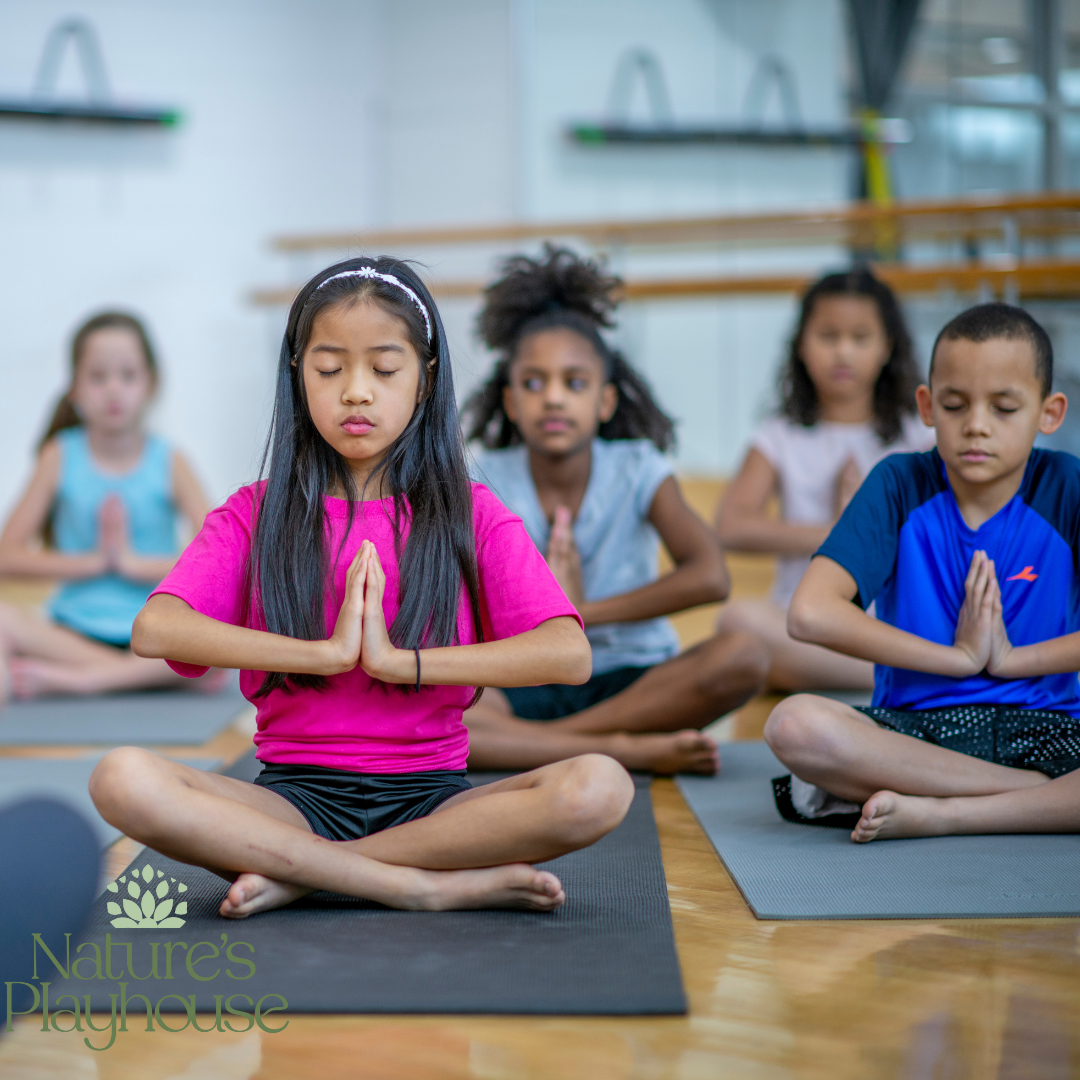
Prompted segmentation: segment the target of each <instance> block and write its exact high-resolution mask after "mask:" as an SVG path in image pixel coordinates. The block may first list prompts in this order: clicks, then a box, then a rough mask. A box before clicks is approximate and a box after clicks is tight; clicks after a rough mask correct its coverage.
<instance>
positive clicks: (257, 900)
mask: <svg viewBox="0 0 1080 1080" xmlns="http://www.w3.org/2000/svg"><path fill="white" fill-rule="evenodd" d="M309 892H311V889H306V888H304V886H303V885H289V884H288V883H286V882H284V881H275V880H274V879H273V878H268V877H263V875H262V874H241V875H240V876H239V877H238V878H237V879H236V880H235V881H234V882H233V883H232V885H230V886H229V891H228V892H227V893H226V894H225V899H224V900H222V901H221V907H219V908H218V914H219V915H220V916H221V917H222V918H224V919H246V918H247V917H248V916H249V915H255V914H256V913H257V912H260V911H270V910H271V909H273V908H279V907H284V906H285V905H286V904H291V903H292V902H293V901H294V900H299V899H300V897H301V896H304V895H305V894H306V893H309Z"/></svg>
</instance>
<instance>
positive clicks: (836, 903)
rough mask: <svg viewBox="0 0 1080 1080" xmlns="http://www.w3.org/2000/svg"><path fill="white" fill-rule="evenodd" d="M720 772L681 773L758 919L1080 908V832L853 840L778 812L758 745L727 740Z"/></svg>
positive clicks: (1047, 914) (1026, 914) (1077, 911)
mask: <svg viewBox="0 0 1080 1080" xmlns="http://www.w3.org/2000/svg"><path fill="white" fill-rule="evenodd" d="M721 757H722V766H721V771H720V774H719V776H717V777H707V778H706V777H691V776H680V777H678V778H677V781H676V782H677V784H678V787H679V790H680V791H681V792H682V795H683V797H684V798H685V800H686V802H687V805H688V806H689V807H690V809H691V811H692V812H693V813H694V816H695V817H696V818H697V820H698V822H699V823H700V825H701V827H702V829H703V830H704V831H705V833H706V835H707V836H708V837H709V840H710V842H711V843H712V845H713V848H714V849H715V850H716V853H717V855H718V856H719V858H720V860H721V862H723V864H724V866H725V867H726V869H727V871H728V873H729V874H730V875H731V877H732V879H733V880H734V882H735V884H736V885H737V886H738V888H739V891H740V892H741V893H742V895H743V898H744V899H745V900H746V902H747V905H748V906H749V907H750V909H751V910H752V911H753V913H754V915H755V916H756V917H757V918H759V919H768V920H819V919H986V918H1003V919H1004V918H1066V917H1076V916H1078V915H1080V836H1075V835H1046V834H1038V835H1029V834H1012V835H1004V836H940V837H926V838H921V839H910V840H877V841H873V842H872V843H869V844H855V843H852V841H851V839H850V836H849V834H848V832H846V831H845V830H841V829H826V828H815V827H813V826H807V825H795V824H792V823H790V822H787V821H784V820H783V819H782V818H781V817H780V815H779V813H778V812H777V810H776V806H775V803H774V799H773V793H772V787H771V783H770V781H771V780H772V778H773V777H775V776H779V775H782V774H784V773H786V772H787V771H788V770H787V769H786V768H785V767H784V766H783V765H782V764H781V763H780V762H779V761H778V760H777V759H776V758H775V757H774V756H773V754H772V752H771V751H770V750H769V748H768V747H767V746H766V745H765V744H764V743H725V744H724V746H723V748H722V753H721Z"/></svg>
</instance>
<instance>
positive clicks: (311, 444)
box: [248, 256, 483, 694]
mask: <svg viewBox="0 0 1080 1080" xmlns="http://www.w3.org/2000/svg"><path fill="white" fill-rule="evenodd" d="M364 268H368V269H369V270H374V271H376V272H378V273H380V274H388V275H391V276H393V277H395V278H397V279H398V281H400V282H401V283H402V284H403V285H405V286H407V287H408V288H409V289H411V290H412V291H413V292H414V293H415V294H416V296H417V297H419V299H420V302H421V303H422V304H423V305H424V307H425V308H426V309H427V312H428V317H429V318H430V320H431V339H430V341H429V340H428V328H427V325H426V323H425V321H424V317H423V314H422V313H421V312H420V310H419V309H418V308H417V306H416V304H414V303H413V302H412V300H411V299H410V298H409V296H408V295H407V294H406V293H405V292H404V291H403V290H402V289H400V288H398V287H397V286H396V285H393V284H391V283H389V282H386V281H383V280H381V279H380V278H377V277H363V276H359V275H356V274H352V275H349V276H346V277H336V275H338V274H342V273H343V272H344V271H349V270H353V271H355V270H361V269H364ZM331 279H334V280H331ZM360 301H367V302H371V303H375V304H378V305H379V306H380V307H381V308H383V309H384V310H386V311H387V312H389V313H390V314H392V315H394V316H396V317H397V318H399V319H400V320H401V321H402V323H404V325H405V328H406V331H407V333H408V337H409V341H410V342H411V343H412V346H413V348H414V349H415V350H416V354H417V356H418V357H419V359H420V389H419V403H418V404H417V406H416V409H415V410H414V412H413V414H412V418H411V419H410V420H409V423H408V424H407V425H406V427H405V430H404V431H403V432H402V433H401V434H400V435H399V436H398V437H397V438H396V439H395V440H394V442H393V443H391V445H390V446H389V448H388V449H387V451H386V453H385V454H384V456H383V458H382V460H381V461H380V462H379V464H378V466H377V468H376V469H375V471H374V472H373V473H372V474H371V476H370V477H369V478H368V481H367V482H365V489H366V487H367V485H368V484H369V483H375V484H377V485H380V486H381V489H382V490H384V491H389V494H390V495H391V496H392V497H393V501H394V513H393V529H394V542H395V547H396V549H397V557H398V564H399V571H400V572H399V585H398V598H399V601H400V607H399V610H398V613H397V617H396V618H395V619H394V623H393V625H392V626H391V627H390V631H389V633H390V640H391V641H392V642H393V643H394V644H395V645H396V646H397V647H398V648H403V649H412V648H417V647H421V646H422V647H424V648H433V647H436V646H442V645H452V644H454V643H455V642H456V641H457V638H458V605H459V601H460V598H461V590H462V584H464V586H465V592H466V595H467V596H468V601H469V606H470V608H471V613H472V621H473V627H474V632H475V634H476V638H477V640H478V641H479V640H482V638H483V633H482V630H481V623H480V592H479V584H478V575H477V566H476V537H475V532H474V528H473V515H472V489H471V487H470V485H469V476H468V471H467V468H466V465H465V446H464V443H463V441H462V437H461V429H460V428H459V426H458V420H457V407H456V401H455V397H454V380H453V375H452V372H451V369H450V353H449V350H448V349H447V345H446V334H445V333H444V331H443V325H442V320H441V318H440V317H439V312H438V309H437V308H436V307H435V302H434V300H432V298H431V294H430V293H429V292H428V290H427V288H426V286H425V285H424V283H423V282H422V281H421V280H420V278H419V277H418V276H417V275H416V274H415V273H414V272H413V270H412V268H411V267H410V266H409V265H408V264H407V263H405V262H402V261H401V260H399V259H394V258H390V257H388V256H382V257H379V258H374V259H348V260H346V261H345V262H340V263H337V264H336V265H334V266H330V267H328V268H327V269H325V270H323V271H321V272H320V273H318V274H316V275H315V276H314V277H313V278H312V279H311V280H310V281H309V282H308V283H307V284H306V285H305V286H304V287H303V288H302V289H301V290H300V292H299V293H298V294H297V296H296V299H295V300H294V301H293V305H292V308H291V310H290V311H289V319H288V323H287V324H286V327H285V336H284V338H283V340H282V342H281V355H280V358H279V360H278V373H277V389H276V395H275V399H274V415H273V421H272V424H271V428H270V433H269V435H268V437H267V442H266V449H265V451H264V453H263V464H262V470H261V471H262V473H263V474H265V476H266V485H265V488H264V490H263V491H262V493H261V496H260V498H259V500H258V515H257V518H256V521H255V529H254V536H253V538H252V545H251V559H250V563H249V569H248V594H249V599H250V602H251V603H252V604H254V605H257V607H258V608H259V609H260V610H261V614H262V617H263V619H264V620H265V623H266V628H267V630H269V631H270V632H271V633H275V634H285V635H286V636H288V637H293V638H302V639H305V640H308V641H315V640H319V639H321V638H324V637H326V612H325V609H324V605H323V595H324V593H325V591H326V582H327V580H328V577H329V571H330V560H331V553H330V552H329V551H328V550H327V530H326V513H325V506H324V503H323V497H324V496H325V495H327V494H328V493H329V492H331V491H333V490H340V491H343V492H344V493H345V496H346V498H347V499H348V501H349V513H348V519H347V524H346V530H345V534H346V536H347V535H348V533H349V531H350V529H351V527H352V522H353V514H354V511H355V503H356V502H357V500H358V499H360V500H362V499H363V495H364V493H363V492H360V493H358V492H357V490H356V484H355V482H354V480H353V476H352V472H351V471H350V469H349V466H348V464H347V462H346V461H345V459H344V458H343V457H341V455H340V454H338V453H337V451H336V450H334V449H333V448H332V447H331V446H330V444H329V443H327V442H326V441H325V440H324V439H323V437H322V436H321V435H320V434H319V432H318V429H317V428H316V427H315V424H314V422H313V421H312V419H311V414H310V413H309V411H308V405H307V397H306V394H305V390H304V374H303V364H304V352H305V350H306V349H307V346H308V342H309V340H310V338H311V331H312V326H313V324H314V322H315V319H316V318H317V317H318V315H319V313H320V312H322V311H325V310H326V309H327V308H329V307H332V306H333V305H335V304H350V305H351V304H355V303H358V302H360ZM268 462H269V466H268V465H267V463H268ZM406 520H408V523H409V536H408V540H407V542H406V543H405V544H404V551H402V542H401V540H402V534H403V527H402V526H403V523H404V522H405V521H406ZM340 555H341V552H340V549H339V550H338V551H336V552H334V553H333V558H334V559H335V560H336V559H338V558H340ZM289 685H291V686H296V687H310V688H317V689H321V688H323V687H325V686H326V679H325V678H324V677H323V676H321V675H311V674H306V673H292V674H284V673H281V672H268V673H267V675H266V678H265V679H264V680H263V683H262V686H260V687H259V690H258V693H259V694H266V693H268V692H269V691H271V690H276V689H287V688H288V687H289Z"/></svg>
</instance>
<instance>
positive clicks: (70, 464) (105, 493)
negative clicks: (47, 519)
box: [49, 427, 179, 646]
mask: <svg viewBox="0 0 1080 1080" xmlns="http://www.w3.org/2000/svg"><path fill="white" fill-rule="evenodd" d="M56 441H57V443H59V445H60V479H59V483H58V484H57V488H56V501H55V504H54V509H53V517H52V533H53V543H54V545H55V547H56V550H57V551H63V552H69V553H72V554H75V553H78V554H84V553H87V552H92V551H95V550H96V549H97V547H98V534H99V531H100V524H99V516H100V512H101V506H102V503H104V502H105V500H106V499H107V498H108V497H109V496H110V495H112V496H116V497H118V498H119V499H120V501H121V502H122V503H123V506H124V510H125V512H126V516H127V523H128V538H129V543H130V545H131V549H132V550H133V551H136V552H138V553H139V554H140V555H166V556H168V555H177V554H179V550H178V548H177V544H176V539H177V537H176V528H177V512H176V503H175V502H174V500H173V490H172V488H173V485H172V452H171V451H170V449H169V447H168V446H167V445H166V444H165V443H164V442H163V441H162V440H161V439H159V438H158V437H157V436H155V435H148V436H147V437H146V440H145V444H144V447H143V454H142V458H141V459H140V460H139V463H138V464H137V465H136V466H135V468H134V469H132V470H131V471H130V472H127V473H121V474H120V475H115V474H111V473H107V472H103V471H102V470H101V468H100V467H99V466H98V465H97V464H96V463H95V462H94V458H93V455H92V453H91V451H90V447H89V445H88V443H87V438H86V432H85V431H84V430H83V429H82V428H81V427H77V428H68V429H67V430H66V431H61V432H60V433H59V434H58V435H57V436H56ZM155 584H156V582H153V581H132V580H130V579H128V578H125V577H122V576H121V575H120V574H119V573H117V572H116V571H113V572H111V573H107V574H103V575H102V576H101V577H95V578H88V579H87V580H85V581H69V582H67V583H66V584H65V585H62V586H61V587H60V589H59V591H58V592H57V594H56V595H55V596H54V597H53V599H52V602H51V603H50V604H49V614H50V615H52V617H53V618H54V619H55V620H56V621H57V622H59V623H63V624H64V625H65V626H69V627H71V629H72V630H77V631H78V632H79V633H80V634H86V635H87V636H88V637H93V638H98V639H100V640H101V641H106V642H108V643H109V644H111V645H123V646H126V645H127V644H128V642H129V641H130V640H131V624H132V623H133V622H134V621H135V616H136V615H138V614H139V610H140V609H141V608H142V606H143V604H145V603H146V600H147V597H148V596H149V595H150V593H151V591H152V590H153V588H154V585H155Z"/></svg>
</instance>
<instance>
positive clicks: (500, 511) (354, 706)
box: [152, 484, 580, 773]
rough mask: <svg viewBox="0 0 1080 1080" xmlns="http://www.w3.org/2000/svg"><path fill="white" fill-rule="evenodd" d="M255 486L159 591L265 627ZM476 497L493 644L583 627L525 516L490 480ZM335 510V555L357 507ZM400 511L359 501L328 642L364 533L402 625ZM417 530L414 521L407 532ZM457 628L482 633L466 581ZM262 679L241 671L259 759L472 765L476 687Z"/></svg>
mask: <svg viewBox="0 0 1080 1080" xmlns="http://www.w3.org/2000/svg"><path fill="white" fill-rule="evenodd" d="M255 490H256V488H255V485H253V484H252V485H249V486H248V487H244V488H241V489H240V490H239V491H238V492H236V494H235V495H233V496H231V497H230V498H229V499H228V500H227V501H226V502H225V503H224V505H222V506H220V507H218V508H217V509H216V510H214V511H212V512H211V513H210V514H209V515H207V518H206V521H205V522H204V523H203V527H202V529H201V530H200V531H199V534H198V536H196V537H195V539H194V540H193V541H192V542H191V543H190V544H189V545H188V547H187V550H186V551H185V552H184V553H183V555H181V556H180V559H179V561H178V562H177V564H176V565H175V566H174V567H173V569H172V570H171V571H170V573H169V574H168V576H167V577H166V578H165V580H164V581H163V582H162V583H161V584H160V585H159V586H158V587H157V588H156V589H155V590H154V594H152V595H155V594H157V593H170V594H171V595H173V596H178V597H179V598H180V599H181V600H183V601H184V602H185V603H187V604H189V605H190V606H191V607H192V608H194V609H195V610H196V611H198V612H201V613H202V614H203V615H208V616H209V617H210V618H212V619H217V620H219V621H220V622H227V623H233V624H234V625H247V626H250V627H253V628H255V629H264V628H265V624H264V623H262V622H261V620H260V618H259V616H258V614H257V613H256V614H255V615H252V616H249V617H248V618H247V620H246V622H245V621H244V620H243V619H242V612H243V608H244V598H245V594H246V592H247V588H246V584H247V583H246V578H245V570H246V566H247V559H248V551H249V549H250V545H251V534H252V523H253V511H254V498H255ZM472 492H473V521H474V523H475V528H476V557H477V564H478V568H479V576H480V608H481V622H482V626H483V630H484V640H486V641H492V640H494V639H498V638H508V637H513V636H514V635H515V634H522V633H525V632H526V631H527V630H532V629H534V628H535V627H537V626H539V625H540V623H542V622H544V621H545V620H547V619H552V618H555V617H557V616H560V615H570V616H572V617H574V618H578V621H579V622H580V618H579V617H578V614H577V612H576V611H575V610H574V608H573V606H572V605H571V603H570V601H569V600H567V599H566V594H565V593H564V592H563V591H562V589H561V588H560V587H559V584H558V582H556V580H555V577H554V575H553V574H552V573H551V571H550V570H549V569H548V565H547V563H546V562H545V561H544V558H543V556H542V555H541V554H540V553H539V552H538V551H537V549H536V545H535V544H533V542H532V540H531V539H529V534H528V533H527V532H526V531H525V527H524V526H523V525H522V523H521V519H520V518H519V517H516V516H515V515H514V514H512V513H510V511H509V510H507V509H506V507H505V506H503V505H502V503H500V502H499V501H498V500H497V499H496V498H495V496H494V495H492V494H491V492H490V491H488V489H487V488H486V487H484V486H483V485H482V484H473V485H472ZM325 505H326V518H327V526H328V530H327V532H328V547H327V550H328V551H329V552H331V555H332V554H333V553H334V552H337V551H338V546H339V545H340V544H341V541H342V538H343V536H344V534H345V524H346V520H347V514H348V503H347V502H346V501H345V500H344V499H331V498H327V499H326V500H325ZM392 513H393V502H392V501H391V500H390V499H384V500H382V501H378V502H367V503H363V504H360V505H357V506H356V508H355V516H354V518H353V525H352V529H351V531H350V532H349V535H348V537H347V538H346V539H345V543H344V547H343V548H342V549H341V554H340V556H339V557H338V559H337V562H336V564H335V565H334V568H333V582H332V587H330V588H328V589H327V593H326V598H325V601H324V603H325V610H326V627H327V630H326V633H327V637H329V636H330V634H331V633H332V632H333V628H334V624H335V622H336V621H337V614H338V611H339V610H340V609H341V600H342V598H343V596H344V592H345V573H346V571H347V570H348V568H349V564H350V563H351V562H352V560H353V557H354V556H355V555H356V552H357V551H358V550H359V547H360V544H361V543H362V541H363V540H365V539H368V540H371V541H372V543H374V545H375V549H376V550H377V551H378V553H379V559H380V560H381V562H382V566H383V570H384V571H385V572H386V592H385V595H384V599H383V611H384V612H385V615H386V625H387V626H388V627H389V626H390V625H391V624H392V622H393V620H394V616H395V615H396V614H397V610H398V562H397V558H396V556H395V553H394V534H393V525H392V521H391V515H392ZM407 528H408V527H407V523H406V524H405V531H406V533H407ZM458 627H459V633H460V641H461V643H462V644H469V643H471V642H474V641H475V640H476V638H475V635H474V633H473V627H472V618H471V614H470V607H469V603H468V600H467V598H466V593H465V590H464V588H462V600H461V604H460V607H459V612H458ZM169 664H170V666H171V667H172V668H173V670H174V671H176V672H178V673H179V674H181V675H187V676H191V677H194V676H198V675H201V674H202V673H203V672H204V671H206V668H203V667H197V666H195V665H193V664H183V663H179V662H176V661H172V660H170V661H169ZM263 674H264V673H263V672H261V671H242V672H241V673H240V689H241V690H242V691H243V693H244V696H245V697H246V698H247V699H248V700H249V701H251V702H252V703H253V704H254V705H255V706H256V707H257V711H258V715H257V719H258V732H257V734H256V735H255V743H256V745H257V747H258V753H257V756H258V758H259V760H260V761H267V762H280V763H287V764H301V765H322V766H324V767H326V768H331V769H347V770H349V771H351V772H369V773H403V772H422V771H423V772H426V771H430V770H434V769H464V768H465V759H466V757H467V756H468V750H469V738H468V731H467V729H466V727H465V725H464V724H463V723H462V719H461V714H462V712H463V711H464V710H465V708H466V707H467V706H468V704H469V702H470V701H471V700H472V696H473V693H474V689H473V688H472V687H468V686H423V687H422V688H421V690H420V693H419V694H417V693H415V692H414V691H412V690H411V689H410V690H408V692H403V691H402V688H401V687H399V686H387V685H385V684H383V683H378V682H376V681H374V680H373V679H371V678H370V677H369V676H368V675H366V674H365V673H364V671H363V669H362V668H360V667H359V666H357V667H355V668H353V670H352V671H346V672H344V673H343V674H340V675H332V676H330V677H329V678H328V680H327V681H328V683H329V686H328V687H327V689H325V690H304V689H297V690H293V691H292V692H286V691H283V690H273V691H271V692H270V693H269V694H267V695H266V696H264V697H261V698H255V697H254V694H255V691H256V690H257V689H258V688H259V686H260V685H261V684H262V681H263Z"/></svg>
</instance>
